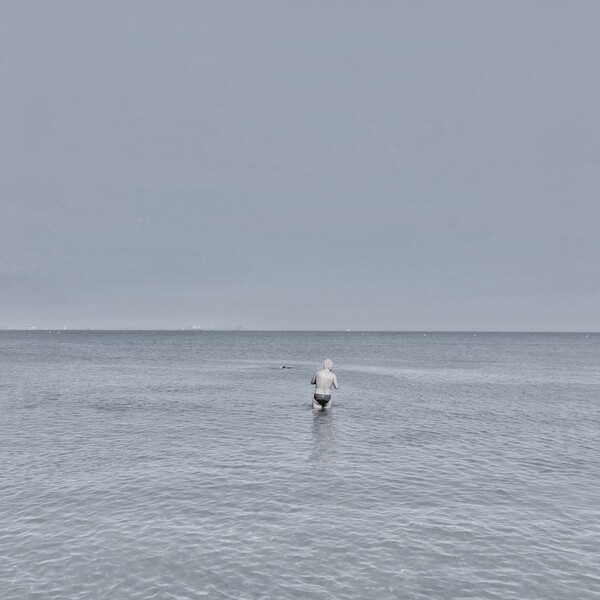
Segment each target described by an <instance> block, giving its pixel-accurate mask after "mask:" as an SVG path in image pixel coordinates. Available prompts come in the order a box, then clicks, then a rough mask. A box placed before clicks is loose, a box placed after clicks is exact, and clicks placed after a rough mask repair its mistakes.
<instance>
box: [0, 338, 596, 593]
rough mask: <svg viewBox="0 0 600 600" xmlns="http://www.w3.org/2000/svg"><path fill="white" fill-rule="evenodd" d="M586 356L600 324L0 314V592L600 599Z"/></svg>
mask: <svg viewBox="0 0 600 600" xmlns="http://www.w3.org/2000/svg"><path fill="white" fill-rule="evenodd" d="M326 357H330V358H332V359H333V361H334V370H335V372H336V374H337V376H338V380H339V383H340V386H341V390H340V391H339V392H337V393H335V394H334V399H333V403H334V405H333V409H332V410H331V411H328V412H313V411H312V410H311V408H310V402H311V394H312V388H311V386H310V385H309V382H310V378H311V376H312V374H313V372H314V370H315V369H317V368H319V366H320V363H321V361H322V360H323V358H326ZM599 358H600V335H598V334H589V335H586V334H537V335H534V334H476V335H475V334H473V333H463V334H449V333H429V334H427V335H424V334H417V333H404V334H403V333H364V334H361V333H356V332H348V333H317V332H309V333H304V332H302V333H300V332H289V333H285V332H268V333H259V332H201V331H194V332H52V333H50V332H0V417H1V419H0V492H1V494H0V598H2V600H26V599H33V598H35V599H46V598H49V599H60V600H65V599H71V598H73V599H74V598H77V599H90V600H92V599H93V600H99V599H113V598H114V599H123V598H127V599H140V600H148V599H151V598H157V599H163V598H173V599H196V598H215V599H219V598H235V599H238V598H239V599H255V598H303V599H305V598H306V599H311V598H315V599H317V598H319V599H321V598H322V599H325V598H328V599H329V598H340V599H345V598H356V599H358V598H377V599H385V598H390V599H391V598H394V599H395V598H406V599H413V598H414V599H427V600H432V599H433V600H435V599H438V598H439V599H441V598H444V599H445V598H447V599H462V598H465V599H466V598H472V599H478V600H479V599H487V598H489V599H492V598H497V599H503V600H506V599H513V598H514V599H518V600H523V599H529V598H531V599H534V598H536V599H544V600H552V599H561V600H563V599H565V598H576V599H583V600H585V599H588V598H589V599H592V598H594V599H597V598H599V597H600V559H599V550H598V549H599V548H600V483H599V482H600V436H599V434H598V429H599V424H600V375H599V365H600V362H599ZM284 365H285V366H287V367H291V368H287V369H282V366H284Z"/></svg>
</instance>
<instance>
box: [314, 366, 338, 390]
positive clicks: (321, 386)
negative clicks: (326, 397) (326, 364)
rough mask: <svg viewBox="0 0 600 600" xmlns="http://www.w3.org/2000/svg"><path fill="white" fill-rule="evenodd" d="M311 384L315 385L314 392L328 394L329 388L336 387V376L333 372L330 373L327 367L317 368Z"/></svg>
mask: <svg viewBox="0 0 600 600" xmlns="http://www.w3.org/2000/svg"><path fill="white" fill-rule="evenodd" d="M311 383H312V384H313V385H316V386H317V387H316V389H315V393H316V394H330V393H331V388H332V387H334V388H335V389H336V390H337V389H338V383H337V378H336V376H335V373H332V372H331V371H330V370H329V369H319V370H318V371H317V372H316V373H315V374H314V375H313V378H312V380H311Z"/></svg>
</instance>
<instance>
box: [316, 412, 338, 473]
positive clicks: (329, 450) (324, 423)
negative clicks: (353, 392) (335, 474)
mask: <svg viewBox="0 0 600 600" xmlns="http://www.w3.org/2000/svg"><path fill="white" fill-rule="evenodd" d="M312 432H313V452H312V454H313V459H314V460H317V461H320V462H328V461H329V460H331V457H332V454H333V449H334V446H335V424H334V422H333V409H328V410H313V426H312Z"/></svg>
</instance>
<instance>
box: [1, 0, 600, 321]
mask: <svg viewBox="0 0 600 600" xmlns="http://www.w3.org/2000/svg"><path fill="white" fill-rule="evenodd" d="M599 57H600V4H599V3H598V2H595V1H589V2H583V1H569V2H567V1H564V2H555V1H551V0H543V1H537V2H534V1H526V0H523V1H496V2H493V1H483V0H473V1H459V0H439V1H430V2H427V1H423V0H415V1H412V2H402V1H394V2H382V1H375V2H366V1H365V2H349V1H346V0H344V1H319V2H317V1H302V2H291V1H290V2H285V1H281V0H279V1H276V0H274V1H262V2H261V1H256V2H244V1H241V0H240V1H238V2H227V1H221V0H219V1H214V2H198V1H195V0H194V1H189V2H183V1H170V2H167V1H162V2H156V1H127V0H125V1H106V0H102V1H100V0H98V1H91V2H85V1H80V0H73V1H72V2H64V1H57V0H54V1H53V2H45V1H39V2H28V1H25V0H19V1H16V0H15V1H10V0H5V1H3V2H1V3H0V78H1V82H2V83H1V87H0V94H1V95H0V102H1V104H0V164H1V165H2V167H1V168H2V177H1V179H0V202H1V209H2V211H1V219H0V326H9V327H14V326H24V325H37V326H38V327H62V326H63V325H65V326H67V327H159V328H161V327H185V326H190V325H198V326H203V327H210V326H216V327H234V326H236V325H242V326H244V327H246V328H265V329H279V328H281V329H288V328H289V329H345V328H350V329H401V330H410V329H417V330H421V329H429V330H433V329H442V330H453V329H454V330H456V329H458V330H464V329H487V330H490V329H492V330H554V331H559V330H585V331H592V330H595V331H598V330H600V267H599V265H600V236H599V235H598V230H599V222H600V194H599V192H600V77H599V64H600V63H599ZM324 268H326V269H328V270H329V274H328V275H327V276H326V277H325V278H324V276H323V269H324ZM324 279H325V280H326V281H325V284H323V282H324Z"/></svg>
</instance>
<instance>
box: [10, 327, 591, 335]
mask: <svg viewBox="0 0 600 600" xmlns="http://www.w3.org/2000/svg"><path fill="white" fill-rule="evenodd" d="M144 331H145V332H165V333H168V332H172V333H181V332H186V333H188V332H195V333H208V332H221V333H223V332H227V333H288V332H291V333H423V334H427V333H532V334H538V333H581V334H590V333H592V334H597V333H600V331H594V330H571V329H569V330H550V329H548V330H546V329H293V328H292V329H247V328H240V327H206V328H202V327H147V328H146V327H99V328H97V327H39V328H38V327H0V332H28V333H31V332H59V333H60V332H144Z"/></svg>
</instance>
